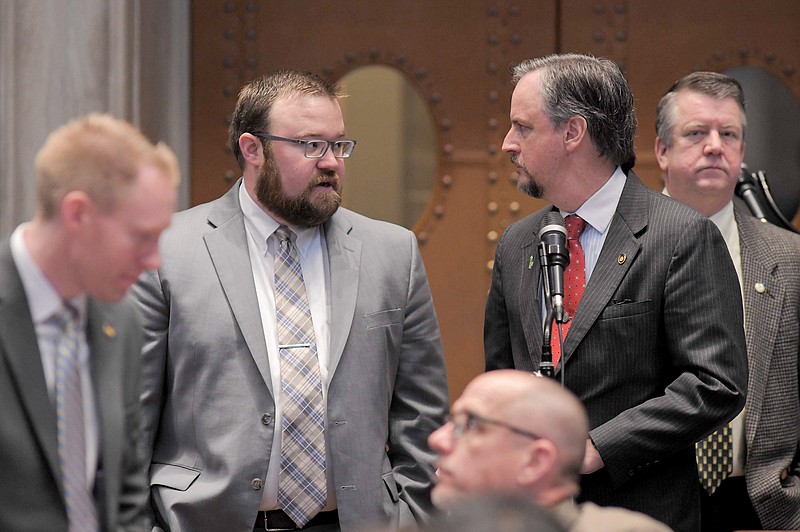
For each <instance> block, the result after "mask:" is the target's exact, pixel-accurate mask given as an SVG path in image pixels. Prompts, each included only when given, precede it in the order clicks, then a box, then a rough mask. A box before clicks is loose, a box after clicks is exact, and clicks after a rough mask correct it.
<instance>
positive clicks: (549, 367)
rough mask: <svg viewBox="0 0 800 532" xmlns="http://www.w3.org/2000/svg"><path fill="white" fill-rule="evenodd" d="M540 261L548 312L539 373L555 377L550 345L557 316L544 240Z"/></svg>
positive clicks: (541, 246)
mask: <svg viewBox="0 0 800 532" xmlns="http://www.w3.org/2000/svg"><path fill="white" fill-rule="evenodd" d="M539 263H540V265H541V268H542V269H541V272H542V286H543V287H544V302H545V308H546V309H547V314H546V315H545V319H544V330H543V331H542V360H541V362H539V373H540V374H541V375H542V377H550V378H551V379H552V378H554V377H555V367H554V366H553V351H552V348H551V347H550V337H551V334H552V330H553V319H554V318H555V311H554V310H553V301H552V296H551V294H550V277H549V275H548V273H547V267H548V266H549V264H548V262H547V251H546V250H545V244H544V242H539Z"/></svg>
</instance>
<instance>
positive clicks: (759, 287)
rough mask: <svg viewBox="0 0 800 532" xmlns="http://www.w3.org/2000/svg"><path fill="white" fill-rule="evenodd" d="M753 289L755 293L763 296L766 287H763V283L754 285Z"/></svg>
mask: <svg viewBox="0 0 800 532" xmlns="http://www.w3.org/2000/svg"><path fill="white" fill-rule="evenodd" d="M755 289H756V292H758V293H759V294H763V293H764V292H766V291H767V287H766V286H764V283H756V285H755Z"/></svg>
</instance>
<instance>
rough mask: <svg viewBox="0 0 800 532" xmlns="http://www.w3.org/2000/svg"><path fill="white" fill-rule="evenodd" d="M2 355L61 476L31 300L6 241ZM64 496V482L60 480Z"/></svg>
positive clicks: (0, 294)
mask: <svg viewBox="0 0 800 532" xmlns="http://www.w3.org/2000/svg"><path fill="white" fill-rule="evenodd" d="M0 356H1V357H4V358H5V359H6V361H7V364H8V369H9V374H10V375H9V376H10V378H11V380H12V381H14V382H16V385H17V386H16V387H17V390H18V392H19V400H20V403H21V405H22V408H23V409H24V410H25V412H26V413H27V415H28V419H30V420H31V425H32V427H31V428H32V431H33V434H34V436H35V438H36V440H37V443H38V445H39V446H41V448H42V450H43V453H44V455H45V459H46V460H47V463H48V465H49V466H50V470H51V471H52V473H53V477H54V478H55V479H60V478H61V472H60V468H59V465H58V443H57V440H56V412H55V406H54V405H53V404H52V403H51V402H50V396H49V394H48V391H47V383H46V382H45V379H44V370H43V369H42V357H41V354H40V353H39V344H38V342H37V340H36V330H35V329H34V327H33V319H32V318H31V314H30V309H29V308H28V300H27V298H26V296H25V291H24V289H23V287H22V280H21V279H20V278H19V274H18V273H17V268H16V266H15V264H14V260H13V258H12V256H11V247H10V245H9V244H8V242H7V241H6V243H5V244H4V245H3V247H2V249H0ZM57 484H58V487H59V490H60V491H61V492H62V495H63V487H62V485H61V482H60V481H58V482H57Z"/></svg>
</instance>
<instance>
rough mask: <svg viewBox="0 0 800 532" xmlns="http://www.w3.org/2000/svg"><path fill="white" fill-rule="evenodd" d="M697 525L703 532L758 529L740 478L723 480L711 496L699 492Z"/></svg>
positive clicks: (757, 522)
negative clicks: (698, 524)
mask: <svg viewBox="0 0 800 532" xmlns="http://www.w3.org/2000/svg"><path fill="white" fill-rule="evenodd" d="M700 522H701V530H702V531H703V532H733V531H734V530H760V529H761V522H760V521H759V520H758V515H757V514H756V511H755V509H754V508H753V504H752V503H751V502H750V497H748V496H747V486H746V485H745V481H744V477H743V476H740V477H728V478H727V479H725V480H723V481H722V485H720V487H719V488H717V491H715V492H714V495H709V494H708V492H707V491H706V490H705V489H704V488H701V489H700Z"/></svg>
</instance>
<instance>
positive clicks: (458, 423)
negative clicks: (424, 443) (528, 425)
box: [445, 412, 541, 440]
mask: <svg viewBox="0 0 800 532" xmlns="http://www.w3.org/2000/svg"><path fill="white" fill-rule="evenodd" d="M445 422H446V423H452V424H453V437H454V438H455V439H459V438H461V437H462V436H463V435H464V434H466V433H468V432H472V431H474V430H475V429H477V428H478V426H479V424H480V423H485V424H487V425H495V426H497V427H503V428H504V429H506V430H509V431H511V432H513V433H514V434H519V435H520V436H525V437H526V438H531V439H534V440H538V439H540V438H541V436H539V435H538V434H534V433H533V432H528V431H527V430H523V429H520V428H518V427H515V426H514V425H511V424H509V423H506V422H505V421H500V420H498V419H491V418H488V417H483V416H479V415H478V414H473V413H472V412H459V413H458V414H453V415H449V416H447V417H445Z"/></svg>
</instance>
